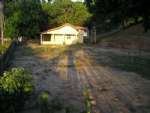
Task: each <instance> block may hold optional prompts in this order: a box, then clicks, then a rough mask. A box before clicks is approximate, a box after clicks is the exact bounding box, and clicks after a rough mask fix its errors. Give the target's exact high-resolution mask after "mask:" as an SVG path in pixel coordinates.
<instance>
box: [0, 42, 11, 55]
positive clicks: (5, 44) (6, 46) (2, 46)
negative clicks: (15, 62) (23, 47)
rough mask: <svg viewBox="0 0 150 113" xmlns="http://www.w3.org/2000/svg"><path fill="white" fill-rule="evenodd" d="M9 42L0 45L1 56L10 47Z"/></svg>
mask: <svg viewBox="0 0 150 113" xmlns="http://www.w3.org/2000/svg"><path fill="white" fill-rule="evenodd" d="M10 44H11V41H7V42H5V43H4V44H3V45H1V44H0V55H2V54H3V53H4V52H5V51H6V49H7V48H8V47H9V46H10Z"/></svg>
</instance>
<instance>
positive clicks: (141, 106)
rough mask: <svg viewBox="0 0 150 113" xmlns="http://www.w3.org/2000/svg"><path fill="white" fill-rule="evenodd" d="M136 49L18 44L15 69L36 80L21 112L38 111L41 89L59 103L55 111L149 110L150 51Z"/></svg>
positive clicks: (114, 112)
mask: <svg viewBox="0 0 150 113" xmlns="http://www.w3.org/2000/svg"><path fill="white" fill-rule="evenodd" d="M134 53H135V54H134V55H133V56H132V55H130V56H129V55H128V52H127V51H124V52H123V51H122V52H119V50H113V49H100V48H99V47H92V46H85V45H76V46H75V45H74V46H68V47H65V46H61V47H58V46H57V47H55V46H40V45H37V44H33V43H32V44H28V45H27V46H19V47H18V48H17V50H16V52H15V55H14V60H13V61H12V64H11V67H24V68H25V69H27V70H29V71H31V72H32V74H33V77H34V82H35V93H34V94H33V97H32V99H31V100H29V101H28V102H27V104H26V106H25V109H24V111H23V113H40V109H39V107H38V104H37V103H38V102H37V101H38V99H37V98H38V95H40V93H41V92H43V91H46V92H47V93H48V95H49V100H48V101H49V103H52V104H51V105H53V104H55V103H57V104H55V109H56V110H54V113H55V112H57V113H59V112H60V113H65V111H66V113H67V110H68V111H69V113H81V112H83V111H86V110H87V111H91V112H92V113H149V112H150V80H149V76H148V75H149V73H150V72H149V69H148V68H149V67H148V66H149V63H150V60H149V59H148V57H147V56H148V55H149V54H148V53H147V54H146V53H145V54H146V57H144V56H138V54H136V52H134ZM134 63H135V64H134ZM33 100H34V101H33ZM57 105H58V106H57ZM59 107H61V108H59Z"/></svg>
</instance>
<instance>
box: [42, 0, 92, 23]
mask: <svg viewBox="0 0 150 113" xmlns="http://www.w3.org/2000/svg"><path fill="white" fill-rule="evenodd" d="M42 7H43V10H44V11H45V12H47V15H48V18H49V19H48V20H49V25H51V26H58V25H61V24H64V23H71V24H77V25H85V24H87V23H88V22H89V20H90V17H91V14H90V13H89V12H88V9H87V8H86V6H85V5H84V4H83V3H81V2H71V1H70V0H55V2H54V3H52V4H50V3H45V4H43V5H42Z"/></svg>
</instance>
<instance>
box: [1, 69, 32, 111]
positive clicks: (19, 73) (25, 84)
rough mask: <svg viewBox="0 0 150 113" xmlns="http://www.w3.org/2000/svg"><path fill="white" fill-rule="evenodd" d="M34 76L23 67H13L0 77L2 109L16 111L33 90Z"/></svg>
mask: <svg viewBox="0 0 150 113" xmlns="http://www.w3.org/2000/svg"><path fill="white" fill-rule="evenodd" d="M32 80H33V79H32V76H31V74H30V73H29V72H27V71H25V70H24V69H23V68H12V69H11V70H10V71H6V72H4V74H3V76H2V77H1V78H0V103H2V104H1V106H0V111H1V112H5V113H15V112H16V111H18V110H20V109H21V108H22V107H23V105H24V104H25V100H26V99H27V98H28V97H29V95H30V94H31V92H32V91H33V84H32Z"/></svg>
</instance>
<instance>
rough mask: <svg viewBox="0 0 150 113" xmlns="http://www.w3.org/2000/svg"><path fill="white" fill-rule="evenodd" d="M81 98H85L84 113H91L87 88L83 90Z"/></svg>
mask: <svg viewBox="0 0 150 113" xmlns="http://www.w3.org/2000/svg"><path fill="white" fill-rule="evenodd" d="M83 96H84V97H85V108H86V110H85V113H91V109H92V105H91V100H90V98H89V92H88V90H87V88H84V90H83Z"/></svg>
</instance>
